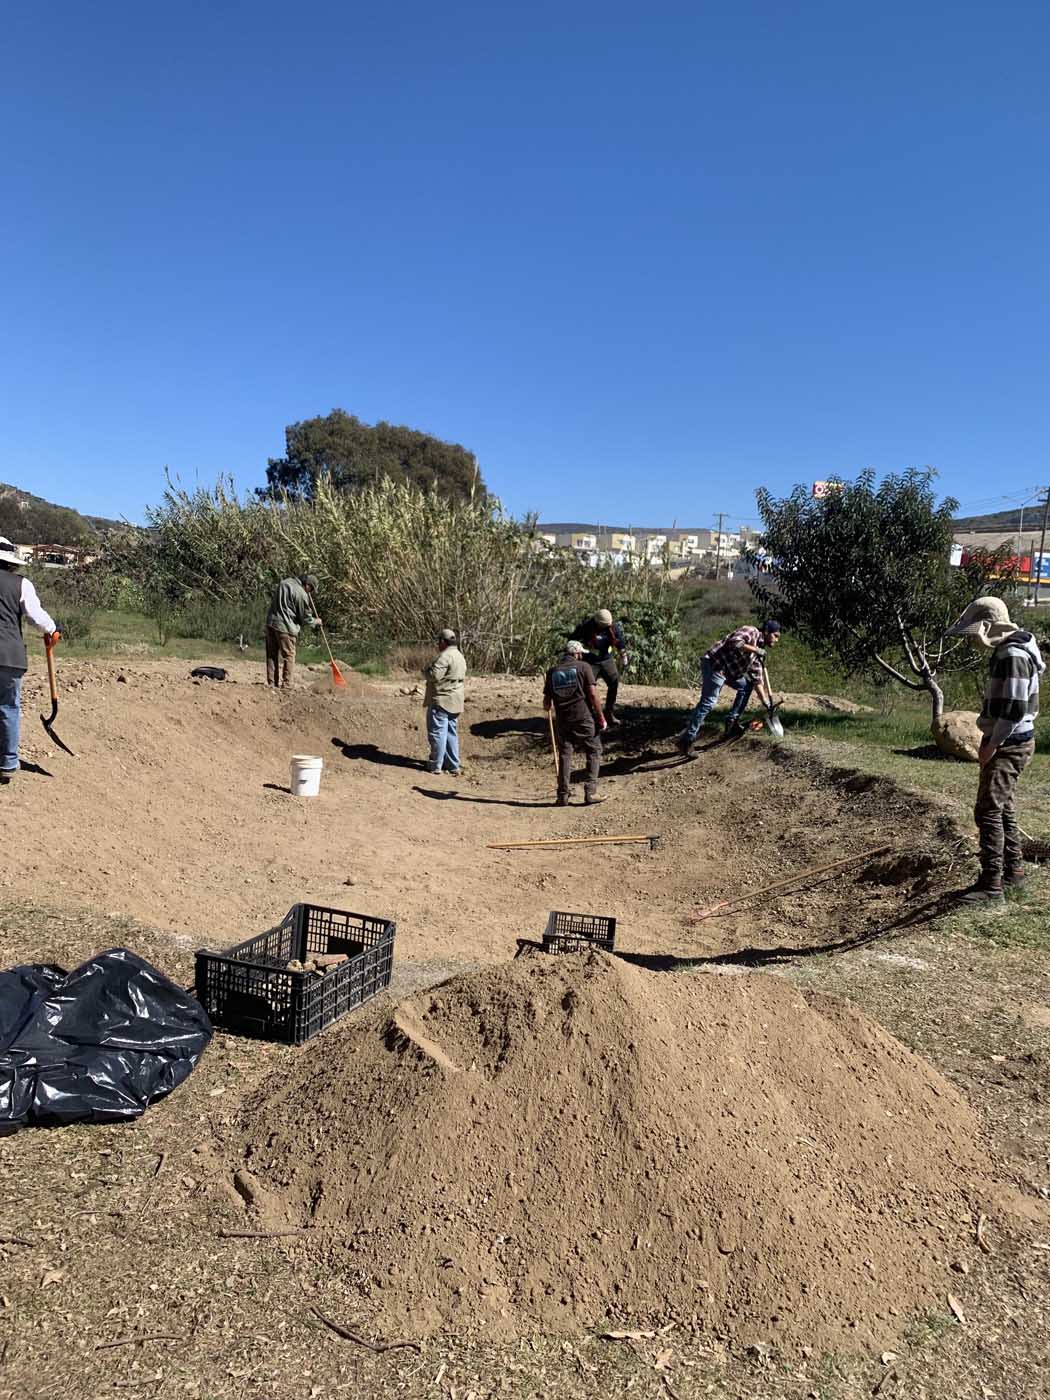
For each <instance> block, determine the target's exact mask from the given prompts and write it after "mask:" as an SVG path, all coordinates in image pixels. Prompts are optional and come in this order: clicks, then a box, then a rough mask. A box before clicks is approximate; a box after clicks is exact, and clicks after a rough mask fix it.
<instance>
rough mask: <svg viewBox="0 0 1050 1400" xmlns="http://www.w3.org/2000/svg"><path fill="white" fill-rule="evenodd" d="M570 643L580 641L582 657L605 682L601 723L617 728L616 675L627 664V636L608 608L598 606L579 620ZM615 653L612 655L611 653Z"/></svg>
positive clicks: (618, 681)
mask: <svg viewBox="0 0 1050 1400" xmlns="http://www.w3.org/2000/svg"><path fill="white" fill-rule="evenodd" d="M572 640H573V641H574V642H582V643H583V659H584V661H586V663H587V665H588V666H590V667H591V669H592V670H593V671H594V673H595V676H596V677H600V678H601V679H602V680H603V681H604V682H605V722H606V724H607V725H608V726H609V728H610V729H618V728H619V727H620V721H619V720H618V719H617V718H616V692H617V691H618V690H619V688H620V675H621V673H622V672H624V671H626V670H627V667H628V666H629V665H630V664H631V658H630V657H629V656H628V654H627V638H626V636H625V635H624V630H623V628H622V627H621V625H620V624H619V623H618V622H613V615H612V613H611V612H610V611H609V609H608V608H599V609H598V611H597V612H596V613H595V614H594V616H593V617H588V618H585V619H584V620H583V622H581V623H580V625H579V627H577V628H576V631H575V632H573V634H572ZM614 653H615V655H614Z"/></svg>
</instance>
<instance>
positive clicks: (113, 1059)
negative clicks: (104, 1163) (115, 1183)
mask: <svg viewBox="0 0 1050 1400" xmlns="http://www.w3.org/2000/svg"><path fill="white" fill-rule="evenodd" d="M211 1034H212V1029H211V1022H210V1021H209V1020H208V1015H207V1012H206V1011H205V1010H204V1008H203V1007H202V1006H201V1004H200V1002H198V1001H197V1000H196V998H195V997H193V996H191V995H190V994H189V993H188V992H184V991H183V990H182V989H181V988H180V987H177V986H176V985H175V983H174V982H170V981H169V980H168V978H167V977H165V976H164V975H163V974H162V973H160V972H158V971H157V969H156V968H155V967H151V966H150V965H149V963H148V962H145V961H144V960H143V959H142V958H140V957H139V956H138V955H137V954H136V953H132V952H129V950H128V949H127V948H111V949H110V950H109V952H106V953H99V954H98V956H97V957H94V958H91V959H90V960H89V961H88V962H86V963H83V964H82V965H81V966H80V967H78V968H77V969H76V970H75V971H74V972H69V973H66V972H63V971H62V970H61V968H57V967H47V966H40V965H36V966H26V967H16V968H12V969H11V971H9V972H0V1135H2V1134H6V1133H13V1132H15V1131H16V1130H17V1129H18V1128H23V1127H26V1126H27V1125H29V1124H49V1125H52V1126H54V1125H57V1124H63V1123H114V1122H119V1121H121V1120H122V1119H129V1118H137V1117H138V1116H139V1115H140V1114H141V1113H144V1112H145V1110H146V1109H147V1108H148V1107H149V1106H150V1104H151V1103H156V1102H157V1100H158V1099H162V1098H164V1097H165V1095H167V1094H170V1093H171V1091H172V1090H173V1089H176V1088H178V1086H179V1085H180V1084H181V1083H182V1081H183V1080H184V1079H186V1078H187V1077H188V1075H190V1074H191V1073H192V1071H193V1068H194V1066H195V1065H196V1063H197V1061H198V1060H199V1059H200V1057H201V1055H202V1054H203V1053H204V1050H205V1047H206V1046H207V1044H208V1042H209V1040H211Z"/></svg>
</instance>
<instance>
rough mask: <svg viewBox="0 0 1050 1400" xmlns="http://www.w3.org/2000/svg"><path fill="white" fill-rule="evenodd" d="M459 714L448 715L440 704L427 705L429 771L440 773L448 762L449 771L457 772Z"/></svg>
mask: <svg viewBox="0 0 1050 1400" xmlns="http://www.w3.org/2000/svg"><path fill="white" fill-rule="evenodd" d="M458 721H459V716H458V715H450V714H449V712H448V711H447V710H443V709H442V708H441V706H440V705H429V706H428V707H427V738H428V739H429V740H430V762H429V763H428V764H427V768H428V770H429V771H430V772H431V773H440V772H441V771H442V769H443V768H444V767H445V764H446V763H447V764H448V769H449V772H450V773H458V772H459V727H458Z"/></svg>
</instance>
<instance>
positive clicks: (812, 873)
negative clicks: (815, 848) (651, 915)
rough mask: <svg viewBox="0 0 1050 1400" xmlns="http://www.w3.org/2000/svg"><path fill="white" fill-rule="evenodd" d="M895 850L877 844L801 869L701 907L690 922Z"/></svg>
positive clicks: (698, 920)
mask: <svg viewBox="0 0 1050 1400" xmlns="http://www.w3.org/2000/svg"><path fill="white" fill-rule="evenodd" d="M892 850H893V847H892V846H876V847H875V848H874V850H871V851H861V852H860V854H859V855H855V856H845V857H844V858H843V859H842V860H833V861H832V862H831V864H830V865H817V866H814V867H813V869H812V870H800V871H799V872H798V874H797V875H789V876H788V877H787V879H785V880H776V881H775V882H774V883H773V884H772V885H765V886H764V887H763V888H762V889H760V890H749V891H748V893H747V894H742V895H738V896H737V898H736V899H722V900H719V902H718V903H717V904H712V905H711V906H710V908H708V909H701V910H700V912H699V913H697V914H693V915H692V916H691V918H690V921H689V922H690V923H694V924H699V923H702V922H703V921H704V919H710V918H711V916H712V915H714V914H717V913H719V912H720V911H721V910H723V909H728V908H730V907H731V906H732V908H733V910H734V912H736V906H737V905H739V904H745V903H746V902H747V901H748V900H749V899H760V898H761V897H762V895H765V894H773V893H774V892H775V891H776V890H782V889H783V888H784V887H785V885H797V884H799V882H800V881H805V880H813V879H816V878H817V876H820V875H827V874H829V873H830V872H831V871H832V870H839V869H841V867H842V866H844V865H853V864H855V863H856V862H858V861H862V860H874V859H875V857H876V856H884V855H888V854H889V852H890V851H892Z"/></svg>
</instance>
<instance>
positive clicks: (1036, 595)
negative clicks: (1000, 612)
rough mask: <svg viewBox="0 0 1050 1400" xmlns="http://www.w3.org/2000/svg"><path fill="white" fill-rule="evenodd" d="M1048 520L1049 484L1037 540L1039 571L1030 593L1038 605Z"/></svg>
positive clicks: (1049, 513) (1034, 603)
mask: <svg viewBox="0 0 1050 1400" xmlns="http://www.w3.org/2000/svg"><path fill="white" fill-rule="evenodd" d="M1048 520H1050V486H1048V487H1047V488H1046V500H1045V501H1044V502H1043V533H1042V537H1041V538H1040V540H1039V572H1038V573H1037V574H1036V576H1035V592H1034V593H1033V594H1032V606H1033V607H1036V608H1037V607H1038V606H1039V584H1040V582H1041V581H1042V577H1043V555H1044V553H1045V551H1046V526H1047V521H1048Z"/></svg>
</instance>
